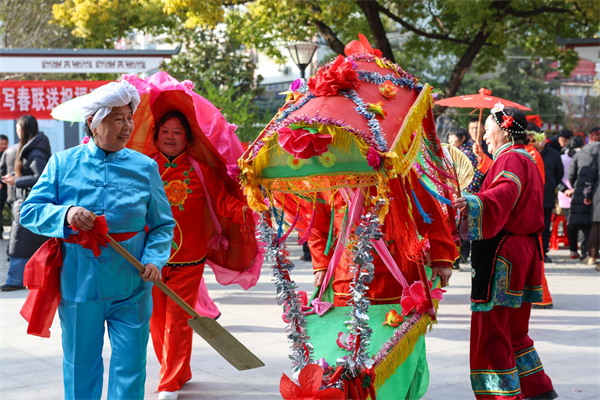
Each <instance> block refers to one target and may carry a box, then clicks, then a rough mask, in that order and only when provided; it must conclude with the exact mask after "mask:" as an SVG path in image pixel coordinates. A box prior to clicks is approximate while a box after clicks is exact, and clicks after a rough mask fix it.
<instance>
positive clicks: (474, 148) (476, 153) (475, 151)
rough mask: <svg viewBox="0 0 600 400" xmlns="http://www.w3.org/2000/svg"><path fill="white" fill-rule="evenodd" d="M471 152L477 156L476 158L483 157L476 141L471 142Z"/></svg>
mask: <svg viewBox="0 0 600 400" xmlns="http://www.w3.org/2000/svg"><path fill="white" fill-rule="evenodd" d="M473 153H474V154H475V155H476V156H477V159H478V160H481V159H482V158H483V149H482V148H481V145H480V144H479V143H478V142H475V143H473Z"/></svg>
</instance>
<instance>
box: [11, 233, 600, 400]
mask: <svg viewBox="0 0 600 400" xmlns="http://www.w3.org/2000/svg"><path fill="white" fill-rule="evenodd" d="M5 237H6V234H5ZM5 247H6V240H4V241H0V255H2V256H0V282H2V283H3V282H4V281H5V278H6V272H7V265H8V264H7V262H6V257H5V256H3V255H4V254H5ZM291 252H292V257H293V260H294V262H296V270H295V271H294V273H293V279H294V280H295V281H296V282H297V283H298V286H299V287H300V288H301V289H304V290H307V291H310V290H311V282H312V273H311V271H310V265H309V263H306V262H303V261H296V260H298V257H299V255H300V254H301V252H300V249H299V247H298V246H294V245H292V246H291ZM551 256H552V258H553V259H554V260H555V264H548V265H547V266H546V273H547V278H548V281H549V283H550V288H551V291H552V296H553V297H554V304H555V308H554V309H551V310H534V311H533V313H532V317H531V336H532V337H533V339H534V340H535V341H536V347H537V349H538V350H539V353H540V356H541V358H542V361H543V363H544V367H545V369H546V371H547V372H548V374H549V375H550V377H551V378H552V379H553V381H554V384H555V387H556V391H557V392H558V393H559V394H560V396H561V398H563V399H582V400H583V399H589V400H591V399H600V350H599V349H600V330H599V327H600V326H599V325H600V312H599V310H600V296H599V294H600V273H598V272H596V271H594V270H593V269H591V268H590V267H587V266H583V265H578V264H573V263H570V262H569V260H568V259H567V252H566V250H561V251H557V252H552V253H551ZM469 277H470V274H469V272H467V271H466V270H463V271H460V272H457V273H455V274H454V276H453V278H452V280H451V286H450V287H449V288H448V292H447V293H446V298H445V300H444V301H443V302H442V303H441V305H440V311H439V313H440V314H439V324H438V325H437V326H436V327H435V328H434V330H433V332H431V333H428V334H427V355H428V361H429V368H430V373H431V378H430V385H429V390H428V391H427V393H426V394H425V397H424V399H428V400H438V399H444V400H463V399H473V398H474V397H473V395H472V393H471V390H470V383H469V366H468V341H469V305H468V295H469V290H470V282H469ZM207 285H208V289H209V291H210V293H211V295H212V296H213V298H214V299H215V302H216V303H217V304H218V306H219V308H220V309H221V311H222V314H223V315H222V317H221V319H220V320H219V322H220V323H221V324H222V325H223V326H225V327H226V328H227V329H228V330H229V331H230V332H232V333H233V334H234V335H235V336H236V337H238V339H239V340H240V341H241V342H242V343H244V344H245V345H246V346H247V347H248V348H249V349H250V350H252V351H253V352H254V353H255V354H256V355H257V356H258V357H260V358H261V359H262V360H263V361H264V362H265V364H266V366H265V367H264V368H260V369H257V370H251V371H244V372H239V371H237V370H236V369H234V368H233V367H231V366H230V365H229V364H227V363H226V362H225V361H224V360H223V359H221V358H220V356H219V355H218V354H217V353H216V352H215V351H214V350H213V349H212V348H210V347H209V346H208V345H207V344H206V343H204V342H203V341H202V339H201V338H200V337H195V339H194V345H193V355H192V361H191V364H192V371H193V378H192V380H191V381H190V382H188V383H187V384H186V385H185V386H184V388H183V390H182V392H181V395H180V399H182V400H185V399H219V400H220V399H223V400H224V399H232V400H234V399H245V400H253V399H277V398H280V396H279V388H278V384H279V379H280V377H281V374H282V373H289V367H290V362H289V360H288V358H287V355H288V344H287V340H286V336H285V333H284V331H283V329H284V324H283V322H282V321H281V312H282V311H281V308H280V307H279V306H277V304H276V302H275V292H274V287H273V284H272V282H271V281H270V276H269V268H268V264H267V265H266V267H265V268H264V269H263V272H262V276H261V279H260V280H259V283H258V285H257V286H256V287H254V288H252V289H251V290H250V291H248V292H244V291H243V290H241V289H239V288H238V287H223V286H220V285H218V284H217V283H216V281H215V280H214V276H213V275H212V274H211V273H207ZM25 297H26V291H17V292H10V293H0V399H3V400H13V399H14V400H17V399H61V398H62V397H63V389H62V372H61V365H62V358H61V345H60V324H59V323H58V320H56V321H55V323H54V325H53V328H52V337H51V338H50V339H41V338H37V337H32V336H28V335H26V334H25V322H24V320H23V319H22V318H21V317H20V315H19V313H18V311H19V309H20V307H21V305H22V303H23V301H24V299H25ZM106 343H107V345H106V346H105V350H104V353H103V356H104V358H105V360H106V362H105V367H106V368H108V359H109V357H110V346H108V338H106ZM158 371H159V365H158V362H157V360H156V357H155V355H154V351H153V350H152V347H151V345H149V347H148V368H147V373H148V379H147V382H146V393H147V394H146V398H147V399H156V398H157V394H156V393H155V390H156V386H157V384H158ZM106 375H107V374H105V376H106ZM104 386H105V391H104V398H106V382H105V385H104ZM380 400H384V399H380Z"/></svg>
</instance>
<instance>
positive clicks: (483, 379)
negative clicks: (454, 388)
mask: <svg viewBox="0 0 600 400" xmlns="http://www.w3.org/2000/svg"><path fill="white" fill-rule="evenodd" d="M471 387H472V388H473V393H474V394H475V395H482V396H483V395H489V396H493V395H497V396H515V395H517V394H519V393H521V383H520V381H519V374H518V373H517V368H516V367H515V368H511V369H507V370H500V371H495V370H472V371H471Z"/></svg>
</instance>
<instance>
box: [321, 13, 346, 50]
mask: <svg viewBox="0 0 600 400" xmlns="http://www.w3.org/2000/svg"><path fill="white" fill-rule="evenodd" d="M313 23H314V24H315V26H316V27H317V30H318V31H319V34H320V35H321V36H322V37H323V39H325V41H326V42H327V45H328V46H329V47H330V48H331V50H333V51H335V52H336V53H338V54H341V55H344V47H345V46H344V43H342V41H341V40H340V39H338V37H337V35H336V34H335V33H334V32H333V31H332V30H331V28H330V27H329V26H328V25H327V24H325V23H324V22H323V21H320V20H317V19H315V20H313Z"/></svg>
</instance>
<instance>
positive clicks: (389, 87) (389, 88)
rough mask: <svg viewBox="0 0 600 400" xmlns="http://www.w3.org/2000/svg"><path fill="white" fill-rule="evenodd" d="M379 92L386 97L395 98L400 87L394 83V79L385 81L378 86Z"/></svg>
mask: <svg viewBox="0 0 600 400" xmlns="http://www.w3.org/2000/svg"><path fill="white" fill-rule="evenodd" d="M378 88H379V93H381V95H382V96H383V97H385V98H386V99H395V98H396V95H397V94H398V91H399V90H400V89H398V88H397V87H396V85H394V84H393V83H392V81H385V82H383V83H382V84H381V85H379V86H378Z"/></svg>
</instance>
